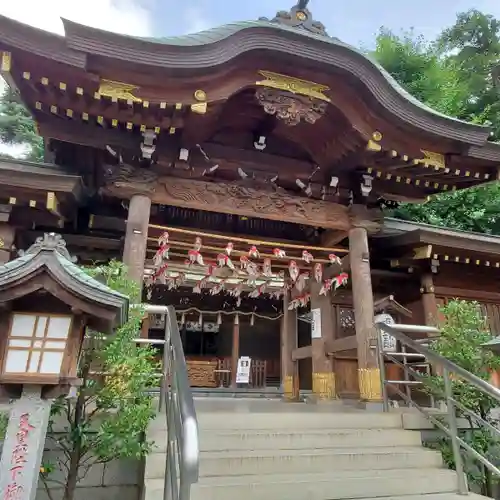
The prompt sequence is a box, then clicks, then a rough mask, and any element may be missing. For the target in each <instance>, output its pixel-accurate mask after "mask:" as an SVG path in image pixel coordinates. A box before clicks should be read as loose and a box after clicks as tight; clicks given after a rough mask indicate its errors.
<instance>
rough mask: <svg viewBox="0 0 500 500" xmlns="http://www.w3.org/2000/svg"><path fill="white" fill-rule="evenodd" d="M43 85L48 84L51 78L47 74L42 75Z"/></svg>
mask: <svg viewBox="0 0 500 500" xmlns="http://www.w3.org/2000/svg"><path fill="white" fill-rule="evenodd" d="M40 81H41V82H42V85H48V84H49V79H48V78H47V77H46V76H42V78H41V80H40Z"/></svg>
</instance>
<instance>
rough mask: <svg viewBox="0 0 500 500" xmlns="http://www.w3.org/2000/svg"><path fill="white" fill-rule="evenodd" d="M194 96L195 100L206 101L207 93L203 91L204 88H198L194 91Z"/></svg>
mask: <svg viewBox="0 0 500 500" xmlns="http://www.w3.org/2000/svg"><path fill="white" fill-rule="evenodd" d="M194 98H195V99H196V100H197V101H202V102H203V101H206V100H207V93H206V92H205V91H204V90H201V89H198V90H197V91H196V92H195V93H194Z"/></svg>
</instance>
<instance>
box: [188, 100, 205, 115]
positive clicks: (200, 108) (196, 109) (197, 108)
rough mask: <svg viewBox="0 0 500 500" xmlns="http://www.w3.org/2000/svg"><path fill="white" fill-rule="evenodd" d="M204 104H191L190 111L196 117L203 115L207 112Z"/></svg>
mask: <svg viewBox="0 0 500 500" xmlns="http://www.w3.org/2000/svg"><path fill="white" fill-rule="evenodd" d="M207 107H208V106H207V103H206V102H197V103H196V104H191V111H192V112H193V113H196V114H198V115H204V114H205V113H206V112H207Z"/></svg>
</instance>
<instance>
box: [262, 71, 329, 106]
mask: <svg viewBox="0 0 500 500" xmlns="http://www.w3.org/2000/svg"><path fill="white" fill-rule="evenodd" d="M259 74H261V75H262V76H263V77H264V78H265V80H261V81H258V82H256V85H261V86H263V87H270V88H273V89H279V90H284V91H286V92H291V93H292V94H299V95H305V96H307V97H311V98H313V99H319V100H321V101H326V102H331V99H330V98H329V97H328V96H327V95H325V94H324V92H325V91H327V90H330V87H327V86H326V85H322V84H320V83H314V82H309V81H307V80H302V79H300V78H295V77H293V76H287V75H281V74H280V73H274V72H272V71H264V70H261V71H259Z"/></svg>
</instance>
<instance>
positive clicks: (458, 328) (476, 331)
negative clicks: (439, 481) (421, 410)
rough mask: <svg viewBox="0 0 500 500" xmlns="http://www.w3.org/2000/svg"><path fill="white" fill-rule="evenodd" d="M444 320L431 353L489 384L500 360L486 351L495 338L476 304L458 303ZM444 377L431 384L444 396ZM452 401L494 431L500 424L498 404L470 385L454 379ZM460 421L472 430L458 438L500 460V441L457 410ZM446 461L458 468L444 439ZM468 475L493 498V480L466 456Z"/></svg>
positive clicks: (461, 432)
mask: <svg viewBox="0 0 500 500" xmlns="http://www.w3.org/2000/svg"><path fill="white" fill-rule="evenodd" d="M441 312H442V314H443V317H444V320H443V322H442V324H441V335H440V337H439V339H437V340H435V341H434V342H433V343H432V345H431V349H433V350H434V351H436V352H437V353H438V354H440V355H441V356H443V357H445V358H447V359H449V360H450V361H452V362H454V363H455V364H457V365H459V366H461V367H462V368H464V369H466V370H467V371H469V372H470V373H473V374H474V375H476V376H477V377H480V378H482V379H483V380H486V381H489V380H490V379H491V375H492V372H494V371H496V370H498V369H499V368H500V357H499V356H497V355H495V354H494V353H493V352H491V351H490V350H487V349H484V348H483V347H482V346H483V344H484V343H486V342H488V341H490V340H491V339H492V338H493V337H492V335H491V334H490V332H489V330H488V328H487V325H486V318H485V317H484V315H483V314H482V311H481V308H480V305H479V304H478V303H477V302H466V301H463V300H455V301H451V302H449V303H448V304H447V305H446V306H445V307H443V308H442V309H441ZM443 387H444V382H443V379H442V377H439V376H434V377H431V379H430V380H429V388H430V389H433V390H434V391H436V390H437V392H438V393H440V394H442V393H443ZM452 391H453V397H454V399H455V400H456V401H458V402H459V403H460V405H462V406H463V407H465V408H467V409H468V410H470V411H472V412H474V413H475V414H477V415H479V416H480V417H481V418H482V419H483V420H485V421H486V422H488V423H490V424H491V425H493V426H494V427H498V424H499V423H500V422H499V421H498V420H497V419H496V418H495V416H494V415H492V410H493V409H495V408H498V402H497V401H496V400H495V399H493V398H490V397H489V396H486V395H485V394H484V393H483V392H481V391H479V390H477V389H475V388H474V387H473V386H472V385H470V384H469V383H467V382H465V381H463V380H461V379H456V378H455V379H454V380H453V381H452ZM457 416H458V417H461V418H464V419H466V420H467V421H468V422H469V427H470V428H469V429H461V430H459V436H460V437H461V438H462V439H463V440H464V441H465V442H466V443H467V444H468V445H469V446H471V447H472V448H473V449H474V450H476V451H477V452H479V453H480V454H481V455H483V456H485V457H486V458H487V459H488V460H490V461H491V462H493V463H497V462H498V459H499V458H500V448H499V445H500V440H499V439H498V437H497V436H496V434H493V433H492V432H491V431H490V430H489V429H487V428H486V427H485V426H478V425H477V421H476V420H475V419H474V418H473V417H471V416H470V415H469V414H468V413H467V412H464V411H461V410H460V409H459V410H458V415H457ZM439 447H440V449H441V451H442V453H443V458H444V460H445V462H446V464H447V465H448V466H449V467H450V468H455V462H454V458H453V453H452V448H451V442H450V440H449V439H448V438H443V439H441V441H440V442H439ZM463 462H464V464H465V471H466V473H467V476H468V479H469V484H470V485H472V484H474V485H475V486H476V487H477V488H479V489H480V491H481V493H482V494H483V495H485V496H487V497H492V496H493V483H494V477H493V475H492V473H491V472H490V470H489V469H488V468H486V467H485V466H484V465H483V464H482V463H480V462H479V461H477V460H475V459H472V458H471V457H470V456H467V455H465V453H464V460H463Z"/></svg>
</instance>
